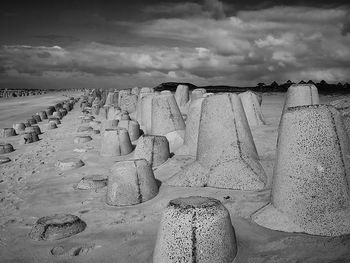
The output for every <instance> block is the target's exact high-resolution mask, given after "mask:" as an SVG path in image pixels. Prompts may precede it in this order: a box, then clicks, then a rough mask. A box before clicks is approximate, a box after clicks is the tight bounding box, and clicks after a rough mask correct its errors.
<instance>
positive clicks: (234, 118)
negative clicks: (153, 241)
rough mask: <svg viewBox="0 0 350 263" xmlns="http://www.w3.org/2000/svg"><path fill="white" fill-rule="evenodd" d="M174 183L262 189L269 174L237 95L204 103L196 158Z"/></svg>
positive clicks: (220, 96)
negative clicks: (264, 168) (261, 162)
mask: <svg viewBox="0 0 350 263" xmlns="http://www.w3.org/2000/svg"><path fill="white" fill-rule="evenodd" d="M166 183H167V184H168V185H174V186H190V187H191V186H193V187H204V186H209V187H217V188H228V189H237V190H260V189H263V188H264V187H265V183H266V175H265V172H264V170H263V168H262V166H261V164H260V162H259V157H258V154H257V151H256V148H255V144H254V141H253V137H252V134H251V131H250V128H249V125H248V122H247V119H246V116H245V113H244V110H243V106H242V103H241V101H240V99H239V97H238V96H237V95H236V94H228V93H226V94H220V95H213V96H209V97H207V98H205V99H204V101H203V103H202V112H201V117H200V123H199V134H198V148H197V156H196V161H195V162H194V163H192V164H190V165H188V166H186V167H184V169H183V170H182V171H180V172H179V173H177V174H175V175H174V176H173V177H171V178H170V179H169V180H168V181H167V182H166Z"/></svg>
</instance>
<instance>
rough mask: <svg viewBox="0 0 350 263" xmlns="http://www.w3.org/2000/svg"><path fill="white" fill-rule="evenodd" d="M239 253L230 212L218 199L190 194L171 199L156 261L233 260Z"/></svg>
mask: <svg viewBox="0 0 350 263" xmlns="http://www.w3.org/2000/svg"><path fill="white" fill-rule="evenodd" d="M236 254H237V241H236V236H235V230H234V228H233V226H232V223H231V218H230V214H229V212H228V211H227V209H226V208H225V207H224V206H223V205H222V204H221V203H220V201H219V200H216V199H213V198H209V197H200V196H190V197H186V198H177V199H174V200H171V201H170V202H169V204H168V206H167V207H166V208H165V210H164V212H163V215H162V218H161V222H160V226H159V230H158V235H157V240H156V245H155V249H154V253H153V262H154V263H177V262H202V263H213V262H215V263H216V262H218V263H219V262H220V263H231V262H233V260H234V258H235V257H236Z"/></svg>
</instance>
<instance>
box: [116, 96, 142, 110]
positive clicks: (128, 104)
mask: <svg viewBox="0 0 350 263" xmlns="http://www.w3.org/2000/svg"><path fill="white" fill-rule="evenodd" d="M137 99H138V96H137V95H135V94H128V95H124V96H122V97H121V98H120V100H119V107H120V108H121V109H122V110H125V111H127V112H129V113H134V112H136V108H137Z"/></svg>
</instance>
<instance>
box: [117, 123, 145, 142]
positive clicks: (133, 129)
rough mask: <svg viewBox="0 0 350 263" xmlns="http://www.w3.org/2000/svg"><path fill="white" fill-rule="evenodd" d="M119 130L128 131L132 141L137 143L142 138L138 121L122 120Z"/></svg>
mask: <svg viewBox="0 0 350 263" xmlns="http://www.w3.org/2000/svg"><path fill="white" fill-rule="evenodd" d="M118 128H124V129H126V130H127V131H128V133H129V137H130V140H131V141H132V142H133V141H136V140H137V139H138V138H139V137H140V125H139V124H138V122H137V121H131V120H120V121H119V123H118Z"/></svg>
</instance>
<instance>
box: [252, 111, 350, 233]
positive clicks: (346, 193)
mask: <svg viewBox="0 0 350 263" xmlns="http://www.w3.org/2000/svg"><path fill="white" fill-rule="evenodd" d="M349 185H350V141H349V137H348V136H347V134H346V132H345V129H344V125H343V122H342V119H341V115H340V113H339V112H338V111H337V110H336V109H335V108H334V107H332V106H326V105H309V106H298V107H290V108H288V109H287V110H286V111H285V113H284V114H283V116H282V120H281V123H280V130H279V139H278V146H277V159H276V163H275V169H274V176H273V184H272V193H271V203H270V204H269V205H267V206H265V207H264V208H262V209H261V210H259V211H258V212H257V213H255V214H254V215H253V217H252V218H253V220H254V221H255V222H256V223H258V224H260V225H262V226H264V227H267V228H271V229H274V230H279V231H286V232H303V233H308V234H312V235H322V236H339V235H344V234H349V233H350V217H349V215H350V189H349Z"/></svg>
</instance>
